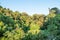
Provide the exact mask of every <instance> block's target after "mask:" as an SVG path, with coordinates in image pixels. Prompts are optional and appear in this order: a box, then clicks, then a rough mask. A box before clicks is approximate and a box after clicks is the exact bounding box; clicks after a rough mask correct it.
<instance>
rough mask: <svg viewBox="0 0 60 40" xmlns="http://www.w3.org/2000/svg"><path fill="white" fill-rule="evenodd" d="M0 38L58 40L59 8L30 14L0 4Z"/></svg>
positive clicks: (9, 39) (1, 39)
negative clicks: (43, 12) (44, 12)
mask: <svg viewBox="0 0 60 40" xmlns="http://www.w3.org/2000/svg"><path fill="white" fill-rule="evenodd" d="M0 40H60V9H58V8H56V7H54V8H51V9H49V14H48V15H47V16H45V15H43V14H34V15H32V16H30V15H28V14H27V13H26V12H22V13H20V12H18V11H15V12H13V11H12V10H10V9H8V8H3V7H2V6H0Z"/></svg>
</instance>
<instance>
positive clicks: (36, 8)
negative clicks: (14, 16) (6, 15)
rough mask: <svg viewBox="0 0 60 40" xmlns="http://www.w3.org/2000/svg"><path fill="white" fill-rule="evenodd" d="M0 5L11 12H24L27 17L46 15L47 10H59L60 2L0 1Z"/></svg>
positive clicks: (50, 0) (33, 0) (35, 0)
mask: <svg viewBox="0 0 60 40" xmlns="http://www.w3.org/2000/svg"><path fill="white" fill-rule="evenodd" d="M0 5H1V6H3V7H4V8H9V9H11V10H13V11H19V12H26V13H28V14H29V15H33V14H44V15H47V14H48V13H49V9H48V8H53V7H57V8H59V9H60V0H0Z"/></svg>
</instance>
